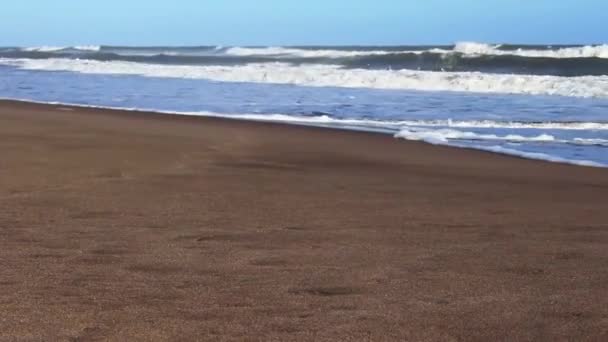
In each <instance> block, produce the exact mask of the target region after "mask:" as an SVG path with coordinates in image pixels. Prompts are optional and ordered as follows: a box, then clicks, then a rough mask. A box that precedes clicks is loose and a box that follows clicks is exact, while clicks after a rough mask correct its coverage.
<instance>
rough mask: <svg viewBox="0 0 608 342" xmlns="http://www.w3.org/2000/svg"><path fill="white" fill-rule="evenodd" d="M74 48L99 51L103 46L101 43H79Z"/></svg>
mask: <svg viewBox="0 0 608 342" xmlns="http://www.w3.org/2000/svg"><path fill="white" fill-rule="evenodd" d="M72 48H73V49H76V50H82V51H99V50H101V46H99V45H78V46H74V47H72Z"/></svg>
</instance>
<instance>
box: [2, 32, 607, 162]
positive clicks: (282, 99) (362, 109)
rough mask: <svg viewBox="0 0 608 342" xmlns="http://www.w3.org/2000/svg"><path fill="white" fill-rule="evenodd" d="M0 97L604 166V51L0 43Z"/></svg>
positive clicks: (469, 44) (477, 46)
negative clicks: (279, 125) (368, 135)
mask: <svg viewBox="0 0 608 342" xmlns="http://www.w3.org/2000/svg"><path fill="white" fill-rule="evenodd" d="M0 98H5V99H19V100H28V101H35V102H45V103H63V104H74V105H82V106H95V107H108V108H122V109H132V110H153V111H159V112H165V113H168V114H185V115H204V116H220V117H228V118H234V119H245V120H258V121H277V122H285V123H291V124H302V125H314V126H324V127H332V128H342V129H355V130H365V131H374V132H381V133H385V134H390V135H392V136H394V137H395V138H399V139H405V140H419V141H426V142H428V143H432V144H441V145H450V146H455V147H461V148H473V149H481V150H486V151H491V152H496V153H504V154H510V155H516V156H520V157H525V158H534V159H542V160H547V161H552V162H565V163H573V164H580V165H586V166H598V167H606V166H608V45H586V46H577V45H568V46H565V45H562V46H550V45H546V46H544V45H538V46H531V45H506V44H503V45H490V44H482V43H472V42H467V43H458V44H455V45H450V46H390V47H387V46H373V47H372V46H348V47H346V46H336V47H329V46H323V47H320V46H306V47H224V46H199V47H119V46H75V47H52V46H43V47H0Z"/></svg>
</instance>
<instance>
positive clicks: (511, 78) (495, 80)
mask: <svg viewBox="0 0 608 342" xmlns="http://www.w3.org/2000/svg"><path fill="white" fill-rule="evenodd" d="M0 64H5V65H13V66H16V67H19V68H22V69H29V70H51V71H72V72H80V73H91V74H123V75H140V76H147V77H172V78H188V79H207V80H213V81H222V82H253V83H275V84H293V85H304V86H315V87H351V88H353V87H354V88H373V89H407V90H422V91H458V92H474V93H506V94H533V95H560V96H574V97H608V76H579V77H559V76H537V75H511V74H485V73H479V72H433V71H417V70H405V69H404V70H369V69H345V68H342V67H340V66H338V65H321V64H303V65H292V64H288V63H256V64H246V65H236V66H216V65H214V66H190V65H161V64H146V63H134V62H123V61H108V62H103V61H93V60H82V59H76V60H74V59H64V58H50V59H42V60H39V59H10V58H2V59H0Z"/></svg>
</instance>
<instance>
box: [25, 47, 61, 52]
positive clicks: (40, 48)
mask: <svg viewBox="0 0 608 342" xmlns="http://www.w3.org/2000/svg"><path fill="white" fill-rule="evenodd" d="M63 49H65V47H64V46H32V47H26V48H22V50H23V51H39V52H53V51H59V50H63Z"/></svg>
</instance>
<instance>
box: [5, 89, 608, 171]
mask: <svg viewBox="0 0 608 342" xmlns="http://www.w3.org/2000/svg"><path fill="white" fill-rule="evenodd" d="M2 103H7V104H11V103H16V104H31V105H40V106H51V107H53V106H54V107H66V108H72V109H85V110H86V109H93V110H107V111H114V112H121V113H133V114H136V115H170V116H186V117H194V118H196V117H198V118H209V119H219V120H230V121H245V122H254V123H261V124H266V123H268V124H278V125H287V126H300V127H312V128H321V129H330V130H340V131H351V132H363V133H368V134H382V135H386V136H391V137H392V138H395V139H398V140H400V141H403V142H422V143H424V144H428V145H435V146H444V147H449V148H454V149H465V150H472V151H481V152H486V153H492V154H498V155H502V156H508V157H514V158H518V159H524V160H534V161H541V162H546V163H552V164H554V163H557V164H566V165H574V166H582V167H593V168H602V169H606V168H608V165H606V164H602V163H598V162H595V161H590V160H572V159H566V158H562V157H559V156H553V155H548V154H544V153H531V152H522V151H516V150H509V149H505V148H492V147H468V146H457V145H450V144H447V143H446V144H436V143H432V142H427V141H423V140H409V139H404V138H400V137H398V136H397V134H398V133H393V132H388V131H383V130H382V129H377V130H373V129H370V128H365V127H361V128H355V127H354V126H351V127H338V126H336V125H332V124H330V123H325V124H324V123H314V122H295V121H279V120H265V119H252V118H240V117H236V116H231V115H230V114H214V115H211V113H197V112H178V111H161V110H152V109H137V108H121V107H108V106H97V105H84V104H73V103H60V102H44V101H34V100H27V99H11V98H0V104H2Z"/></svg>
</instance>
